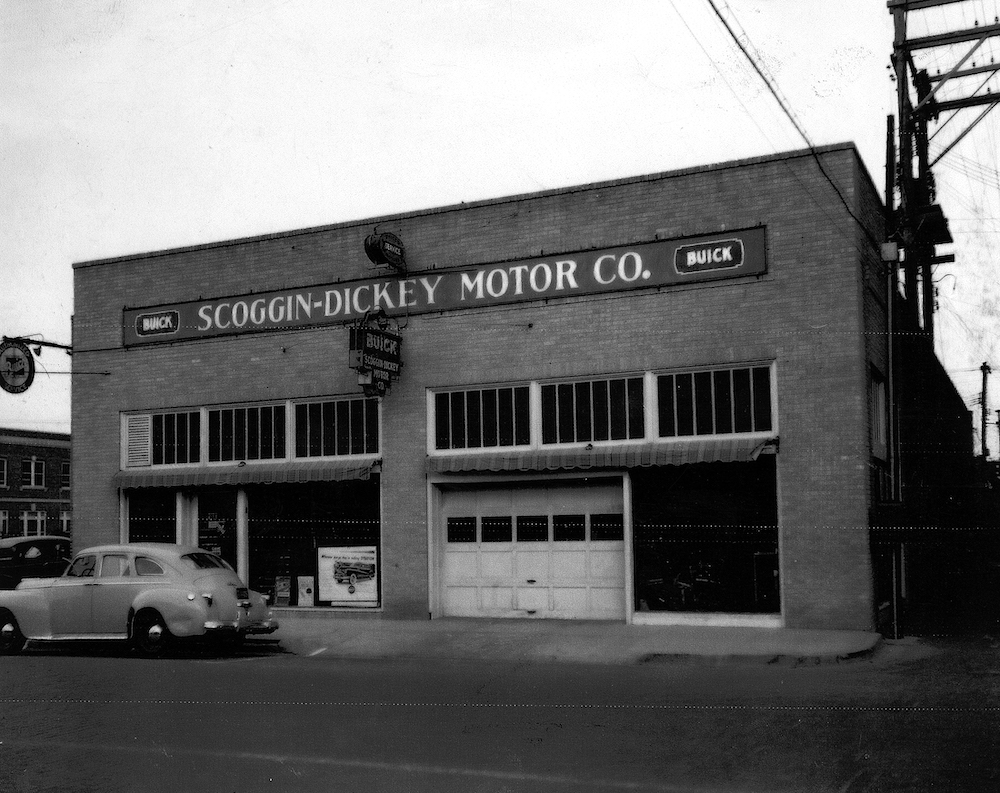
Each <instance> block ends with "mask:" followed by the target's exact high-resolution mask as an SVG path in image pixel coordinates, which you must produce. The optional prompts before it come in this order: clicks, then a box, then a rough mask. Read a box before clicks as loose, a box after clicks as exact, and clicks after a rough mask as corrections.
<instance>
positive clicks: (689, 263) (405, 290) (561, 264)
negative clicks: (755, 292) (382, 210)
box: [123, 227, 767, 346]
mask: <svg viewBox="0 0 1000 793" xmlns="http://www.w3.org/2000/svg"><path fill="white" fill-rule="evenodd" d="M766 270H767V262H766V235H765V230H764V228H763V227H758V228H753V229H745V230H742V231H728V232H723V233H720V234H712V235H705V236H701V237H693V238H692V237H689V238H685V239H681V240H662V241H656V242H647V243H642V244H637V245H627V246H621V247H617V248H605V249H601V250H593V251H580V252H576V253H562V254H554V255H551V256H543V257H537V258H532V259H520V260H516V261H510V262H502V263H499V262H498V263H490V264H476V265H469V266H467V267H462V268H455V269H446V270H430V271H425V272H423V273H420V274H413V275H411V276H408V277H394V278H375V279H365V280H359V281H343V282H340V283H334V284H323V285H317V286H310V287H302V288H298V289H285V290H280V291H273V292H263V293H260V294H253V295H236V296H233V297H221V298H217V299H214V300H197V301H191V302H188V303H179V304H173V305H169V306H159V307H155V308H137V309H125V311H124V313H123V334H124V338H123V341H124V344H125V346H134V345H139V344H151V343H155V342H165V341H179V340H182V339H185V340H186V339H204V338H211V337H214V336H229V335H234V334H241V333H253V332H259V331H273V330H290V329H293V328H304V327H310V326H319V325H338V324H345V323H349V322H357V321H358V320H360V319H363V318H364V317H365V316H366V315H367V314H369V313H370V312H375V311H382V312H384V313H385V314H386V315H387V316H389V317H394V316H399V317H401V316H404V315H413V314H421V313H427V312H438V311H458V310H462V309H466V308H482V307H484V306H494V305H504V304H510V303H521V302H526V301H530V300H555V299H559V298H566V297H577V296H580V295H594V294H601V293H609V292H621V291H624V290H629V289H642V288H650V287H670V286H675V285H679V284H687V283H696V282H701V281H712V280H719V279H723V278H737V277H740V276H747V275H762V274H763V273H765V272H766ZM175 328H176V330H175Z"/></svg>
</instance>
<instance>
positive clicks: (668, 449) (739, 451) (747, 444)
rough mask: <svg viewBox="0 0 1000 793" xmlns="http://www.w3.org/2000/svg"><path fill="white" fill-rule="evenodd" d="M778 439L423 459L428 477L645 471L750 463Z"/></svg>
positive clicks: (771, 449)
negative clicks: (473, 473)
mask: <svg viewBox="0 0 1000 793" xmlns="http://www.w3.org/2000/svg"><path fill="white" fill-rule="evenodd" d="M777 445H778V439H777V438H775V437H768V438H762V437H761V436H760V435H755V436H749V437H727V438H698V439H691V440H680V441H668V442H664V443H642V444H624V443H622V444H609V445H603V446H593V445H592V444H588V445H587V446H586V447H575V448H572V449H565V448H564V449H540V450H531V451H501V452H480V453H473V452H463V453H461V454H434V455H428V457H427V470H428V471H429V472H431V473H452V474H457V473H466V472H474V471H556V470H561V469H573V468H584V469H587V468H649V467H652V466H657V465H688V464H689V463H732V462H750V461H752V460H756V459H757V457H758V456H759V455H760V454H762V453H764V452H765V451H767V452H771V453H773V452H774V451H776V450H777Z"/></svg>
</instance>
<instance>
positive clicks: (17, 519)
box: [0, 427, 73, 537]
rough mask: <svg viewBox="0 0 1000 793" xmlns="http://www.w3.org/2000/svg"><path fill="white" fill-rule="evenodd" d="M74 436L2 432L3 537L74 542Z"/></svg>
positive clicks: (0, 532)
mask: <svg viewBox="0 0 1000 793" xmlns="http://www.w3.org/2000/svg"><path fill="white" fill-rule="evenodd" d="M70 480H71V476H70V436H69V435H65V434H62V433H56V432H35V431H34V430H14V429H4V428H2V427H0V537H29V536H37V535H40V534H62V535H66V536H69V534H70V526H71V519H72V515H73V501H72V498H71V495H70V493H71V491H70Z"/></svg>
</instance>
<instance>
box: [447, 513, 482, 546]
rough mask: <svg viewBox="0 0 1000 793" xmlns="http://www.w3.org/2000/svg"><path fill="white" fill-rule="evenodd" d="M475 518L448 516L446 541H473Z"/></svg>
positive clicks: (474, 539)
mask: <svg viewBox="0 0 1000 793" xmlns="http://www.w3.org/2000/svg"><path fill="white" fill-rule="evenodd" d="M475 541H476V519H475V518H448V542H475Z"/></svg>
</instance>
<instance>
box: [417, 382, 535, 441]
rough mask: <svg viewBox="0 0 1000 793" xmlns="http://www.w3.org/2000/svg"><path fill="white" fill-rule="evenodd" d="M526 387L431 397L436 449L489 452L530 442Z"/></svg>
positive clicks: (472, 391)
mask: <svg viewBox="0 0 1000 793" xmlns="http://www.w3.org/2000/svg"><path fill="white" fill-rule="evenodd" d="M529 413H530V410H529V399H528V386H526V385H524V386H512V387H509V388H481V389H475V390H469V391H448V392H443V393H439V394H435V395H434V427H435V445H436V448H438V449H488V448H494V447H500V446H526V445H528V443H529V442H530V438H531V435H530V421H529Z"/></svg>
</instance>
